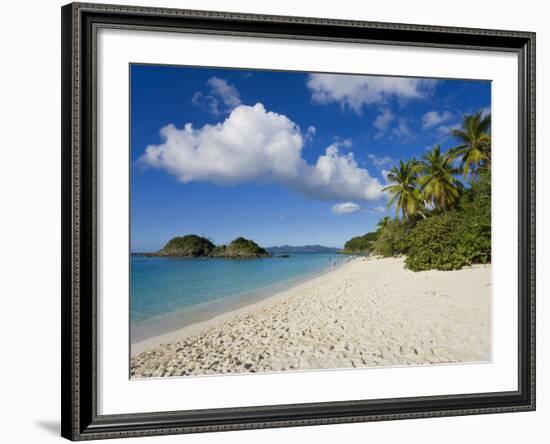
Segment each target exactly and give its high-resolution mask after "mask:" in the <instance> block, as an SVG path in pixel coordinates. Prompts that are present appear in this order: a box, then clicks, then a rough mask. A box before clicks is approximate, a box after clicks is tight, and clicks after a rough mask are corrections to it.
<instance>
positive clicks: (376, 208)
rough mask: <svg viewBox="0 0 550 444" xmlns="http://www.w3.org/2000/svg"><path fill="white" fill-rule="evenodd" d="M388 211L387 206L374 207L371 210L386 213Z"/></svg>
mask: <svg viewBox="0 0 550 444" xmlns="http://www.w3.org/2000/svg"><path fill="white" fill-rule="evenodd" d="M385 211H386V207H372V208H371V212H372V213H384V212H385Z"/></svg>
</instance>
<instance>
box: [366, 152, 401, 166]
mask: <svg viewBox="0 0 550 444" xmlns="http://www.w3.org/2000/svg"><path fill="white" fill-rule="evenodd" d="M367 157H368V159H369V160H370V161H371V162H372V164H373V165H374V166H376V167H384V166H391V165H393V163H394V161H393V159H392V158H391V157H390V156H382V157H380V156H377V155H376V154H372V153H371V154H369V155H367Z"/></svg>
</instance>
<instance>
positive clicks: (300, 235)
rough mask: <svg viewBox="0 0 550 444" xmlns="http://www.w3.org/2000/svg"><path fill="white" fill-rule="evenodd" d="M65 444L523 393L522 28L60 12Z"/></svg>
mask: <svg viewBox="0 0 550 444" xmlns="http://www.w3.org/2000/svg"><path fill="white" fill-rule="evenodd" d="M61 12H62V110H63V111H62V204H63V205H62V206H63V215H62V221H63V226H62V257H63V262H62V403H63V405H62V435H63V436H64V437H66V438H68V439H71V440H84V439H102V438H118V437H135V436H145V435H161V434H177V433H193V432H207V431H222V430H236V429H250V428H267V427H287V426H302V425H319V424H332V423H342V422H360V421H378V420H390V419H404V418H426V417H434V416H452V415H471V414H485V413H500V412H515V411H527V410H534V409H535V263H534V262H535V226H534V225H535V177H534V174H535V35H534V33H529V32H518V31H502V30H486V29H465V28H447V27H438V26H425V25H409V24H394V23H371V22H358V21H342V20H332V19H321V18H306V17H280V16H260V15H250V14H235V13H225V12H210V11H208V12H207V11H190V10H175V9H159V8H144V7H130V6H116V5H100V4H94V5H91V4H79V3H73V4H69V5H67V6H64V7H63V8H62V11H61Z"/></svg>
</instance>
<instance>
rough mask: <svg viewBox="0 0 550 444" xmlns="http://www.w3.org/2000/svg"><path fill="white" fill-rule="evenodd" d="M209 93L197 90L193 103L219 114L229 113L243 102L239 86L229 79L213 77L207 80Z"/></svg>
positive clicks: (216, 114) (211, 112)
mask: <svg viewBox="0 0 550 444" xmlns="http://www.w3.org/2000/svg"><path fill="white" fill-rule="evenodd" d="M206 85H207V86H208V88H209V92H208V93H206V94H205V93H202V92H200V91H199V92H196V93H195V94H194V95H193V98H192V99H191V101H192V103H193V105H195V106H197V107H198V108H201V109H204V110H206V111H208V112H209V113H210V114H213V115H215V116H219V115H221V114H227V113H229V112H231V111H232V110H233V109H235V108H236V107H237V106H239V105H240V104H241V97H240V94H239V91H238V90H237V88H235V87H234V86H233V85H231V84H230V83H229V82H228V81H227V80H224V79H220V78H219V77H211V78H210V79H208V81H207V82H206Z"/></svg>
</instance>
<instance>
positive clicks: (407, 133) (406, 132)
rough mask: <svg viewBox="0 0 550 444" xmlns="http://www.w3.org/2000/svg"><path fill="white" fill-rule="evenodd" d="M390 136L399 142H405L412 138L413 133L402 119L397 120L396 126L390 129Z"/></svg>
mask: <svg viewBox="0 0 550 444" xmlns="http://www.w3.org/2000/svg"><path fill="white" fill-rule="evenodd" d="M392 135H393V136H395V137H396V138H397V139H399V140H400V141H405V140H408V139H412V138H413V133H412V132H411V130H410V128H409V125H407V122H406V121H405V120H404V119H399V123H398V125H397V126H396V127H395V128H393V129H392Z"/></svg>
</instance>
